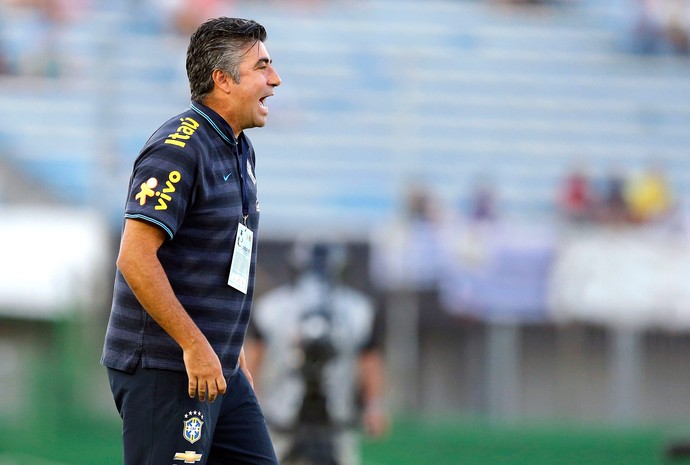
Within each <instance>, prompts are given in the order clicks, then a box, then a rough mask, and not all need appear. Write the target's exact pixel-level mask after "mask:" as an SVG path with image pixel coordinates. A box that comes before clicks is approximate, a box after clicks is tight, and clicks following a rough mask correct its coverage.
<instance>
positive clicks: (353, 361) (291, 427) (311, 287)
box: [247, 243, 388, 465]
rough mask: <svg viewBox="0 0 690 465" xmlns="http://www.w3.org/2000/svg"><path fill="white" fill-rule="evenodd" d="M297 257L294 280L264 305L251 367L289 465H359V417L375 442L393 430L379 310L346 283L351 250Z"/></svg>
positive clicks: (315, 248) (307, 251)
mask: <svg viewBox="0 0 690 465" xmlns="http://www.w3.org/2000/svg"><path fill="white" fill-rule="evenodd" d="M295 259H296V260H294V261H296V263H294V264H296V265H297V269H298V271H299V272H300V274H299V276H298V277H297V279H296V280H295V282H294V283H292V284H288V285H284V286H279V287H277V288H275V289H273V290H271V291H269V292H267V293H266V294H264V295H263V296H262V298H261V299H259V300H258V301H257V305H256V308H255V314H254V317H253V319H252V331H251V333H252V334H253V337H252V338H250V339H249V340H248V342H247V344H248V345H249V346H250V347H249V349H250V350H248V352H247V356H248V364H249V366H250V368H251V369H252V371H253V372H254V374H255V376H256V380H257V394H258V396H259V398H260V399H261V401H262V405H263V406H264V411H265V414H266V420H267V421H268V424H269V427H270V429H271V437H272V438H273V441H274V445H275V448H276V452H277V454H278V457H279V458H280V461H281V463H282V464H284V465H289V464H297V463H298V464H314V465H316V464H318V465H356V464H358V463H359V444H358V436H359V435H358V432H357V430H356V428H355V427H356V426H357V420H358V419H359V418H358V417H359V414H360V413H361V420H362V424H363V426H364V430H365V432H366V433H368V434H370V435H371V436H373V437H378V436H381V435H383V434H384V433H385V432H386V430H387V427H388V417H387V415H386V413H385V410H384V409H383V406H382V396H383V389H384V386H383V384H384V383H383V381H384V373H383V372H384V367H383V358H382V354H381V350H380V341H379V339H380V338H379V336H380V331H379V330H378V328H377V325H376V323H377V319H376V318H375V312H374V308H373V305H372V303H371V301H370V299H369V298H367V297H366V296H365V295H363V294H361V293H360V292H357V291H356V290H354V289H352V288H350V287H348V286H346V285H344V284H343V283H342V282H341V280H340V279H339V275H340V274H341V271H342V268H343V267H344V262H345V248H344V246H337V245H334V244H325V243H324V244H322V243H319V244H315V245H312V246H308V247H297V253H296V254H295ZM294 261H293V262H294ZM359 402H361V412H360V406H358V403H359Z"/></svg>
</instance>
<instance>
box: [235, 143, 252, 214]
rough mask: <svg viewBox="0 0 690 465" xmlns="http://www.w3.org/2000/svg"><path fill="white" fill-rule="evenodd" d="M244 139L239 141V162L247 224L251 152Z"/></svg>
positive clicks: (243, 206) (243, 211)
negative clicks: (248, 154)
mask: <svg viewBox="0 0 690 465" xmlns="http://www.w3.org/2000/svg"><path fill="white" fill-rule="evenodd" d="M242 142H243V141H239V140H238V141H237V145H236V146H235V147H236V148H237V152H238V153H237V155H238V156H237V162H238V163H239V164H240V171H239V172H240V189H241V190H242V218H244V225H245V226H247V217H248V216H249V194H248V192H247V178H248V177H249V173H248V172H247V169H248V168H247V167H248V166H249V158H248V156H247V153H248V152H249V147H247V146H246V144H243V143H242Z"/></svg>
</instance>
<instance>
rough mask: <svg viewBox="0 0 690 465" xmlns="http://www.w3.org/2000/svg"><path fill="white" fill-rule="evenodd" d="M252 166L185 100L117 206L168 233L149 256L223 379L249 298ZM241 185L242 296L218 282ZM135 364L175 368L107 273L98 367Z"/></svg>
mask: <svg viewBox="0 0 690 465" xmlns="http://www.w3.org/2000/svg"><path fill="white" fill-rule="evenodd" d="M243 160H246V163H245V164H244V166H243V163H242V162H243ZM254 166H255V156H254V151H253V148H252V146H251V143H250V142H249V139H247V138H246V137H245V136H244V133H242V134H241V135H240V137H239V138H238V139H235V137H234V135H233V132H232V129H231V128H230V126H229V125H228V123H227V122H226V121H225V120H224V119H223V118H221V117H220V116H219V115H218V114H217V113H216V112H214V111H213V110H211V109H210V108H208V107H206V106H204V105H202V104H201V103H198V102H193V103H192V105H191V108H190V110H188V111H186V112H184V113H182V114H180V115H177V116H175V117H174V118H172V119H170V120H168V121H167V122H166V123H164V124H163V125H162V126H161V127H160V128H159V129H158V130H157V131H156V132H155V133H154V134H153V135H152V136H151V137H150V138H149V140H148V141H147V142H146V144H145V145H144V148H143V149H142V150H141V152H140V154H139V156H138V158H137V159H136V161H135V163H134V169H133V172H132V176H131V178H130V183H129V193H128V197H127V203H126V206H125V218H128V219H135V220H141V221H147V222H149V223H151V224H154V225H156V226H157V227H159V228H161V229H162V230H163V231H165V233H166V235H167V236H168V239H167V240H166V241H165V242H164V243H163V245H162V246H161V248H160V249H159V251H158V258H159V260H160V262H161V264H162V266H163V269H164V270H165V273H166V275H167V277H168V279H169V281H170V284H171V285H172V288H173V290H174V292H175V295H176V296H177V298H178V299H179V301H180V303H181V304H182V306H183V307H184V308H185V309H186V310H187V312H188V313H189V315H190V316H191V318H192V319H193V320H194V322H195V323H196V325H197V326H198V327H199V329H200V330H201V332H202V333H203V334H204V335H205V336H206V338H207V339H208V340H209V342H210V344H211V346H212V347H213V349H214V350H215V352H216V354H217V355H218V357H219V358H220V361H221V364H222V365H223V371H224V373H225V374H226V375H230V374H231V373H232V372H233V371H234V370H235V369H236V365H237V360H238V357H239V353H240V349H241V348H242V344H243V342H244V336H245V333H246V330H247V325H248V322H249V315H250V310H251V304H252V298H253V294H254V278H255V269H256V266H255V265H256V251H257V244H256V241H257V237H258V234H257V233H258V223H259V211H258V201H257V196H256V177H255V174H254ZM243 172H244V174H243ZM243 185H244V187H245V198H246V201H245V202H244V204H245V205H246V206H247V207H248V218H247V222H246V224H247V226H248V227H249V228H250V229H251V230H252V231H253V232H254V246H253V248H252V263H251V272H250V276H249V286H248V290H247V294H246V295H245V294H243V293H241V292H240V291H237V290H235V289H234V288H232V287H230V286H229V285H228V284H227V282H228V276H229V273H230V264H231V261H232V254H233V247H234V243H235V237H236V234H237V226H238V224H239V223H240V222H242V221H243V189H242V186H243ZM140 361H141V364H142V366H143V367H145V368H160V369H168V370H177V371H185V366H184V362H183V358H182V349H181V348H180V346H179V345H178V344H177V343H176V342H175V341H174V340H173V339H172V338H171V337H170V336H169V335H168V334H167V333H166V332H165V331H164V330H163V329H162V328H161V327H160V326H159V325H158V324H157V323H156V322H155V321H154V320H153V318H151V316H150V315H149V314H148V313H147V312H146V311H145V310H144V308H143V307H142V306H141V304H140V303H139V301H138V300H137V299H136V297H135V296H134V294H133V292H132V290H131V289H130V287H129V285H128V284H127V282H126V281H125V279H124V278H123V276H122V274H121V273H120V272H119V271H117V273H116V277H115V289H114V294H113V303H112V309H111V313H110V320H109V322H108V329H107V332H106V337H105V345H104V349H103V356H102V358H101V363H102V364H103V365H105V366H107V367H110V368H114V369H117V370H123V371H126V372H133V371H134V370H135V368H136V366H137V364H138V363H139V362H140Z"/></svg>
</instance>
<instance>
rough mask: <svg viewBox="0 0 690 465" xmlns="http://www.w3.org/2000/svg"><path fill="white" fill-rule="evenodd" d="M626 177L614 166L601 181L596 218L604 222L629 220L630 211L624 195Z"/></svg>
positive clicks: (616, 222) (613, 222)
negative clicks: (601, 186)
mask: <svg viewBox="0 0 690 465" xmlns="http://www.w3.org/2000/svg"><path fill="white" fill-rule="evenodd" d="M625 186H626V179H625V176H624V174H623V172H622V171H621V170H620V169H618V168H614V169H613V170H611V172H610V173H609V174H608V175H607V176H606V178H605V179H604V183H603V188H602V190H603V192H602V194H601V201H600V202H599V205H598V213H597V218H598V220H599V221H600V222H602V223H605V224H622V223H627V222H629V220H630V211H629V208H628V202H627V199H626V196H625Z"/></svg>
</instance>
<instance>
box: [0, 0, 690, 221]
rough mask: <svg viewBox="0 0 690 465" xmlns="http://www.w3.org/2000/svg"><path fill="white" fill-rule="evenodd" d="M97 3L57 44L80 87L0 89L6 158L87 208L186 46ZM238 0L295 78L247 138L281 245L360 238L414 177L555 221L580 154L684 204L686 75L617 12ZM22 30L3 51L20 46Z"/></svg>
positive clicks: (286, 74) (167, 85)
mask: <svg viewBox="0 0 690 465" xmlns="http://www.w3.org/2000/svg"><path fill="white" fill-rule="evenodd" d="M94 5H95V8H96V10H95V12H94V14H93V15H92V16H91V17H90V18H89V21H88V22H81V23H76V24H74V25H73V26H72V28H71V29H68V30H67V31H65V32H64V40H63V41H62V43H63V47H67V48H68V49H70V50H73V51H74V53H75V54H76V55H78V57H77V58H74V57H72V58H71V60H72V61H75V60H76V61H75V63H76V64H75V65H74V69H73V70H72V72H73V73H74V74H75V76H74V77H72V76H69V75H66V76H62V77H59V78H57V79H53V80H52V81H51V80H50V79H48V80H47V83H45V82H44V83H43V84H41V86H39V87H40V88H42V89H43V91H42V93H40V94H39V95H37V94H36V92H35V88H36V87H35V86H31V85H29V86H27V87H26V88H25V90H23V91H21V90H19V89H21V86H19V85H18V84H17V79H18V78H8V79H9V80H8V82H9V83H10V84H11V85H3V86H0V110H2V111H1V112H0V143H1V144H2V148H3V151H4V153H5V154H4V155H2V156H7V157H11V158H12V159H13V162H15V163H14V164H15V165H16V164H17V163H19V166H23V167H24V169H25V170H26V171H27V172H28V173H29V174H30V175H31V176H32V177H34V178H36V179H37V180H38V181H39V182H41V183H45V184H46V185H51V186H53V187H54V189H55V195H56V196H58V197H60V198H63V199H64V200H65V201H70V202H79V203H85V204H88V203H89V202H93V199H95V198H100V197H99V194H98V192H97V191H93V190H94V189H96V190H97V189H99V184H98V182H94V179H96V180H98V179H101V178H102V177H104V176H109V175H111V174H112V170H113V167H116V169H117V170H119V171H118V173H117V177H119V178H126V175H127V172H128V170H129V169H130V168H131V163H132V161H133V160H134V158H135V157H136V155H137V152H138V150H139V148H140V146H141V144H143V142H144V141H145V140H146V139H147V137H148V136H149V134H150V133H151V132H152V131H153V130H154V129H155V128H156V127H157V126H158V125H159V124H160V123H161V122H162V121H163V120H164V119H166V118H167V117H169V116H172V115H173V114H174V113H175V112H177V111H181V110H183V109H184V108H185V107H186V106H187V104H188V102H187V99H188V86H187V82H186V77H185V74H184V54H185V48H186V42H187V40H186V38H184V37H179V36H176V35H174V34H172V33H171V32H170V31H168V30H166V27H165V24H163V22H162V21H161V20H160V18H158V17H157V16H156V14H155V12H153V11H151V10H150V9H147V8H145V7H142V6H139V7H135V4H134V3H130V2H95V3H94ZM232 8H233V9H232V11H231V12H230V13H232V14H234V15H238V16H244V17H251V18H254V19H257V20H258V21H260V22H262V23H263V24H264V25H265V26H266V27H267V29H268V31H269V38H268V42H267V47H268V49H269V51H270V52H271V55H272V57H273V59H274V62H275V65H276V68H277V69H278V71H279V72H280V74H281V77H282V78H283V86H281V87H280V88H279V89H278V90H277V92H276V95H275V97H273V98H271V99H270V100H269V102H268V103H269V106H270V108H271V116H270V118H269V123H268V127H267V128H266V129H261V130H251V131H250V132H249V135H250V137H252V140H253V141H254V145H255V146H256V148H257V152H258V155H259V160H258V166H257V174H258V175H259V177H260V184H261V190H260V198H261V205H262V212H264V218H266V221H265V222H264V225H265V226H266V225H267V227H268V228H269V229H272V230H273V231H272V232H273V233H279V232H280V231H289V230H292V229H296V228H300V227H304V226H305V225H306V226H308V225H309V224H312V225H320V226H323V225H327V224H333V225H340V224H347V225H352V228H353V232H354V233H356V234H366V233H367V231H366V229H367V228H368V227H370V226H372V225H373V224H374V223H376V222H378V221H380V220H381V219H382V217H384V216H387V215H390V214H392V213H393V211H394V210H395V209H396V208H397V206H398V205H399V203H400V195H401V192H402V188H403V186H404V184H405V183H406V182H407V181H408V180H409V179H411V178H419V179H424V180H428V182H429V184H431V187H432V188H433V189H434V190H436V191H437V192H438V193H440V194H441V196H442V198H443V199H444V201H446V202H447V204H448V205H449V206H454V205H457V204H458V202H459V203H462V201H463V199H466V198H467V196H468V194H469V191H470V189H471V186H472V185H473V180H474V179H475V178H476V177H477V176H482V175H484V174H490V175H491V178H492V179H493V180H494V181H495V182H496V183H497V187H498V195H499V199H501V203H502V210H504V211H508V212H513V213H514V212H517V213H519V214H524V215H533V216H543V215H548V214H551V213H552V212H553V205H554V195H555V191H556V189H557V187H558V182H559V181H560V179H561V177H562V176H563V175H564V173H565V171H566V170H567V169H568V168H569V166H570V165H571V163H572V161H573V160H575V159H583V160H586V161H587V162H588V163H589V165H590V167H591V168H592V171H593V173H594V174H595V175H596V176H603V175H604V174H606V172H607V170H609V169H610V168H611V167H613V166H622V167H624V168H626V169H631V170H632V169H638V168H641V167H644V166H645V164H646V163H647V162H648V161H649V160H651V159H655V160H661V161H662V162H663V163H664V164H665V166H666V168H667V170H668V171H669V173H671V180H672V182H673V184H674V188H675V189H676V191H677V192H678V193H679V194H680V195H681V200H682V201H683V202H684V203H687V200H688V199H690V197H688V195H690V192H689V191H688V189H687V188H685V185H687V184H688V183H687V179H688V175H690V170H688V168H687V163H688V162H687V161H686V160H688V156H687V150H688V147H690V129H689V128H690V80H688V79H687V76H688V71H690V66H689V65H688V62H687V60H682V59H678V58H675V57H669V56H658V57H640V56H637V55H633V54H630V53H626V52H624V51H622V50H621V47H620V43H621V37H620V27H616V24H618V23H617V22H616V21H619V20H620V18H617V17H616V16H615V15H612V13H611V12H612V9H611V8H606V7H603V6H602V4H600V3H598V2H594V1H586V2H580V3H575V2H571V3H569V4H568V5H565V6H559V7H555V8H553V9H551V10H547V13H543V12H542V13H537V12H529V11H521V12H519V13H516V12H515V10H512V12H511V11H508V10H506V9H503V8H496V7H492V6H491V5H490V2H480V1H459V0H455V1H430V2H424V5H423V7H420V5H419V2H408V1H392V0H378V1H368V2H356V3H354V2H322V4H320V6H319V7H318V8H314V9H310V10H305V9H301V8H300V7H298V6H296V5H292V4H291V3H290V2H282V3H280V4H277V3H275V2H274V3H272V4H271V6H270V8H269V7H267V6H266V5H265V4H263V3H262V2H249V1H242V2H234V6H233V7H232ZM9 29H10V31H9V32H11V34H9V36H8V35H7V33H5V35H4V37H5V40H6V41H7V40H8V39H7V37H9V39H10V40H9V41H10V42H11V41H12V40H13V39H12V38H18V37H20V36H21V34H20V32H21V31H17V30H16V29H12V27H10V28H9ZM13 31H14V32H13ZM10 111H11V113H10ZM58 135H59V141H60V143H56V141H57V140H58V139H56V137H58ZM63 141H64V143H63ZM124 188H125V186H122V187H121V189H122V190H124ZM85 189H86V190H88V189H91V190H92V191H90V195H89V196H82V195H81V194H75V193H81V192H83V191H84V190H85ZM112 195H117V199H116V200H115V201H111V202H108V203H109V204H112V205H117V207H118V208H115V209H114V211H113V213H112V214H113V215H119V214H120V211H119V207H120V203H121V202H120V199H121V198H122V195H120V193H119V192H117V193H115V192H113V193H112ZM305 223H306V224H305Z"/></svg>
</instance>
